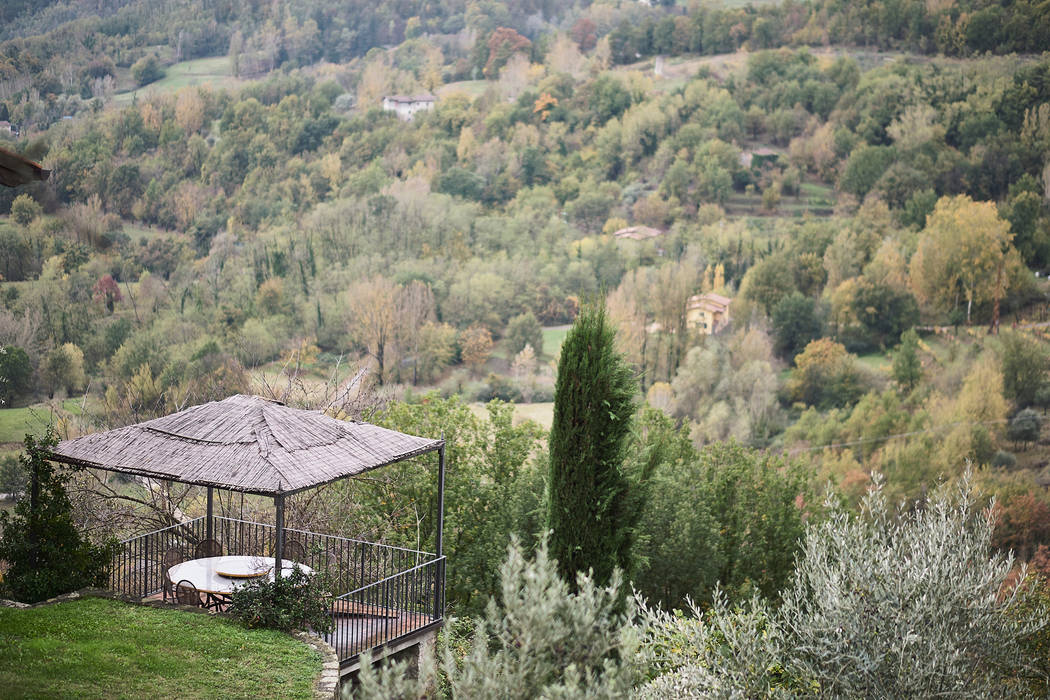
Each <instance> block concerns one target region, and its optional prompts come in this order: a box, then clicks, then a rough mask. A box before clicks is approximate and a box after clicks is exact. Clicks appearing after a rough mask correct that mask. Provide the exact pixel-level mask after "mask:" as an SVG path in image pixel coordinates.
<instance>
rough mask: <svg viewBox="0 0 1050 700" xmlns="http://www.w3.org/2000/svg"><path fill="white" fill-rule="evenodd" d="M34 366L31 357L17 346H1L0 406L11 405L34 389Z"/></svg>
mask: <svg viewBox="0 0 1050 700" xmlns="http://www.w3.org/2000/svg"><path fill="white" fill-rule="evenodd" d="M32 379H33V365H32V363H31V362H30V361H29V355H28V354H27V353H26V351H25V350H23V349H22V348H20V347H17V346H15V345H0V406H6V407H8V408H9V407H10V406H11V404H12V403H13V402H15V401H17V400H18V399H20V398H22V397H23V396H25V395H26V394H28V393H29V391H30V389H31V388H32V386H33V385H32Z"/></svg>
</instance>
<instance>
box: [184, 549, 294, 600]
mask: <svg viewBox="0 0 1050 700" xmlns="http://www.w3.org/2000/svg"><path fill="white" fill-rule="evenodd" d="M275 563H276V560H275V559H274V558H273V557H251V556H226V557H205V558H204V559H190V560H189V561H184V562H182V563H181V564H176V565H175V566H173V567H171V568H170V569H168V578H169V579H171V582H172V583H174V584H175V585H178V583H179V581H189V582H190V583H192V584H193V585H194V586H196V587H197V590H198V591H200V592H201V593H212V594H217V595H228V594H230V593H232V592H233V589H235V588H236V587H237V586H241V585H244V584H245V583H247V582H248V581H252V580H255V579H258V578H263V577H266V578H267V579H268V580H270V581H273V579H274V573H273V572H274V564H275ZM281 563H282V567H281V574H282V575H283V576H287V575H288V574H289V573H290V572H291V570H292V569H293V568H299V569H302V571H303V573H306V574H313V572H314V570H313V569H311V568H310V567H309V566H306V565H305V564H300V563H299V562H296V561H291V560H290V559H283V560H282V561H281Z"/></svg>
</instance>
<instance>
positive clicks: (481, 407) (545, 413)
mask: <svg viewBox="0 0 1050 700" xmlns="http://www.w3.org/2000/svg"><path fill="white" fill-rule="evenodd" d="M470 410H471V411H473V412H474V415H476V416H478V417H479V418H486V419H487V418H488V417H489V414H488V410H486V408H485V404H483V403H472V404H470ZM526 420H533V421H536V422H537V423H539V424H540V427H542V428H543V429H544V430H550V428H551V423H553V422H554V402H553V401H548V402H544V403H516V404H514V422H515V423H521V422H522V421H526Z"/></svg>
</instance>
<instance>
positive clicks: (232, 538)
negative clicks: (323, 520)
mask: <svg viewBox="0 0 1050 700" xmlns="http://www.w3.org/2000/svg"><path fill="white" fill-rule="evenodd" d="M206 520H207V519H206V518H204V517H200V518H195V519H193V520H189V521H187V522H185V523H180V524H178V525H172V526H170V527H166V528H163V529H161V530H155V531H153V532H148V533H146V534H144V535H138V536H136V537H131V538H129V539H126V540H124V541H123V542H121V543H120V545H121V546H120V550H119V551H118V553H117V554H116V556H114V558H113V566H112V569H111V571H110V587H111V588H112V589H113V590H118V591H120V592H122V593H127V594H129V595H136V596H140V597H146V596H149V595H153V594H156V593H159V592H160V590H161V587H162V586H163V582H164V572H163V571H162V570H161V566H162V565H161V560H162V558H163V556H164V553H165V552H167V551H168V550H169V549H173V548H177V549H180V550H181V551H182V553H183V555H184V556H185V557H186V558H187V559H192V558H193V549H194V547H195V546H196V545H197V544H198V543H199V542H200V541H202V540H203V539H204V538H205V537H206V531H207V522H206ZM213 528H214V529H213V532H212V536H213V537H214V538H215V539H216V540H218V542H219V543H220V544H221V545H222V551H223V554H231V555H242V556H272V555H273V550H274V542H275V539H276V528H275V527H274V526H273V525H268V524H266V523H256V522H251V521H248V520H237V519H235V518H225V517H215V518H214V519H213ZM293 540H294V541H297V542H299V543H300V544H301V545H302V546H303V549H304V552H305V556H303V557H299V556H298V555H296V557H295V558H296V560H301V563H303V564H306V565H307V566H309V567H310V568H312V569H314V570H315V571H319V572H324V573H325V574H326V575H327V577H328V580H329V585H330V586H331V587H332V593H333V594H334V595H337V596H338V595H341V594H343V593H346V592H347V591H354V590H358V589H361V588H364V587H367V586H369V585H371V584H373V583H375V582H378V581H382V580H386V579H388V578H390V577H391V576H394V575H396V574H399V573H402V572H407V571H409V570H411V569H413V568H416V567H418V566H419V565H420V564H425V563H428V562H433V561H435V560H436V559H437V557H436V555H434V554H431V553H429V552H419V551H416V550H412V549H405V548H403V547H393V546H390V545H384V544H376V543H374V542H365V541H363V540H355V539H352V538H348V537H338V536H336V535H324V534H320V533H316V532H308V531H306V530H296V529H293V528H285V543H286V544H285V547H286V550H285V551H286V555H285V558H292V557H289V556H288V554H287V547H288V544H287V543H288V542H290V541H293ZM442 595H444V590H443V589H442Z"/></svg>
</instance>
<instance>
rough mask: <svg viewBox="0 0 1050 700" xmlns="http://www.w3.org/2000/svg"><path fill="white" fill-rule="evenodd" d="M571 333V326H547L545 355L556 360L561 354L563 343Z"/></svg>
mask: <svg viewBox="0 0 1050 700" xmlns="http://www.w3.org/2000/svg"><path fill="white" fill-rule="evenodd" d="M568 334H569V326H547V327H546V328H544V329H543V356H544V358H548V359H552V360H556V359H558V355H560V354H561V344H562V343H564V342H565V336H566V335H568Z"/></svg>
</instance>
